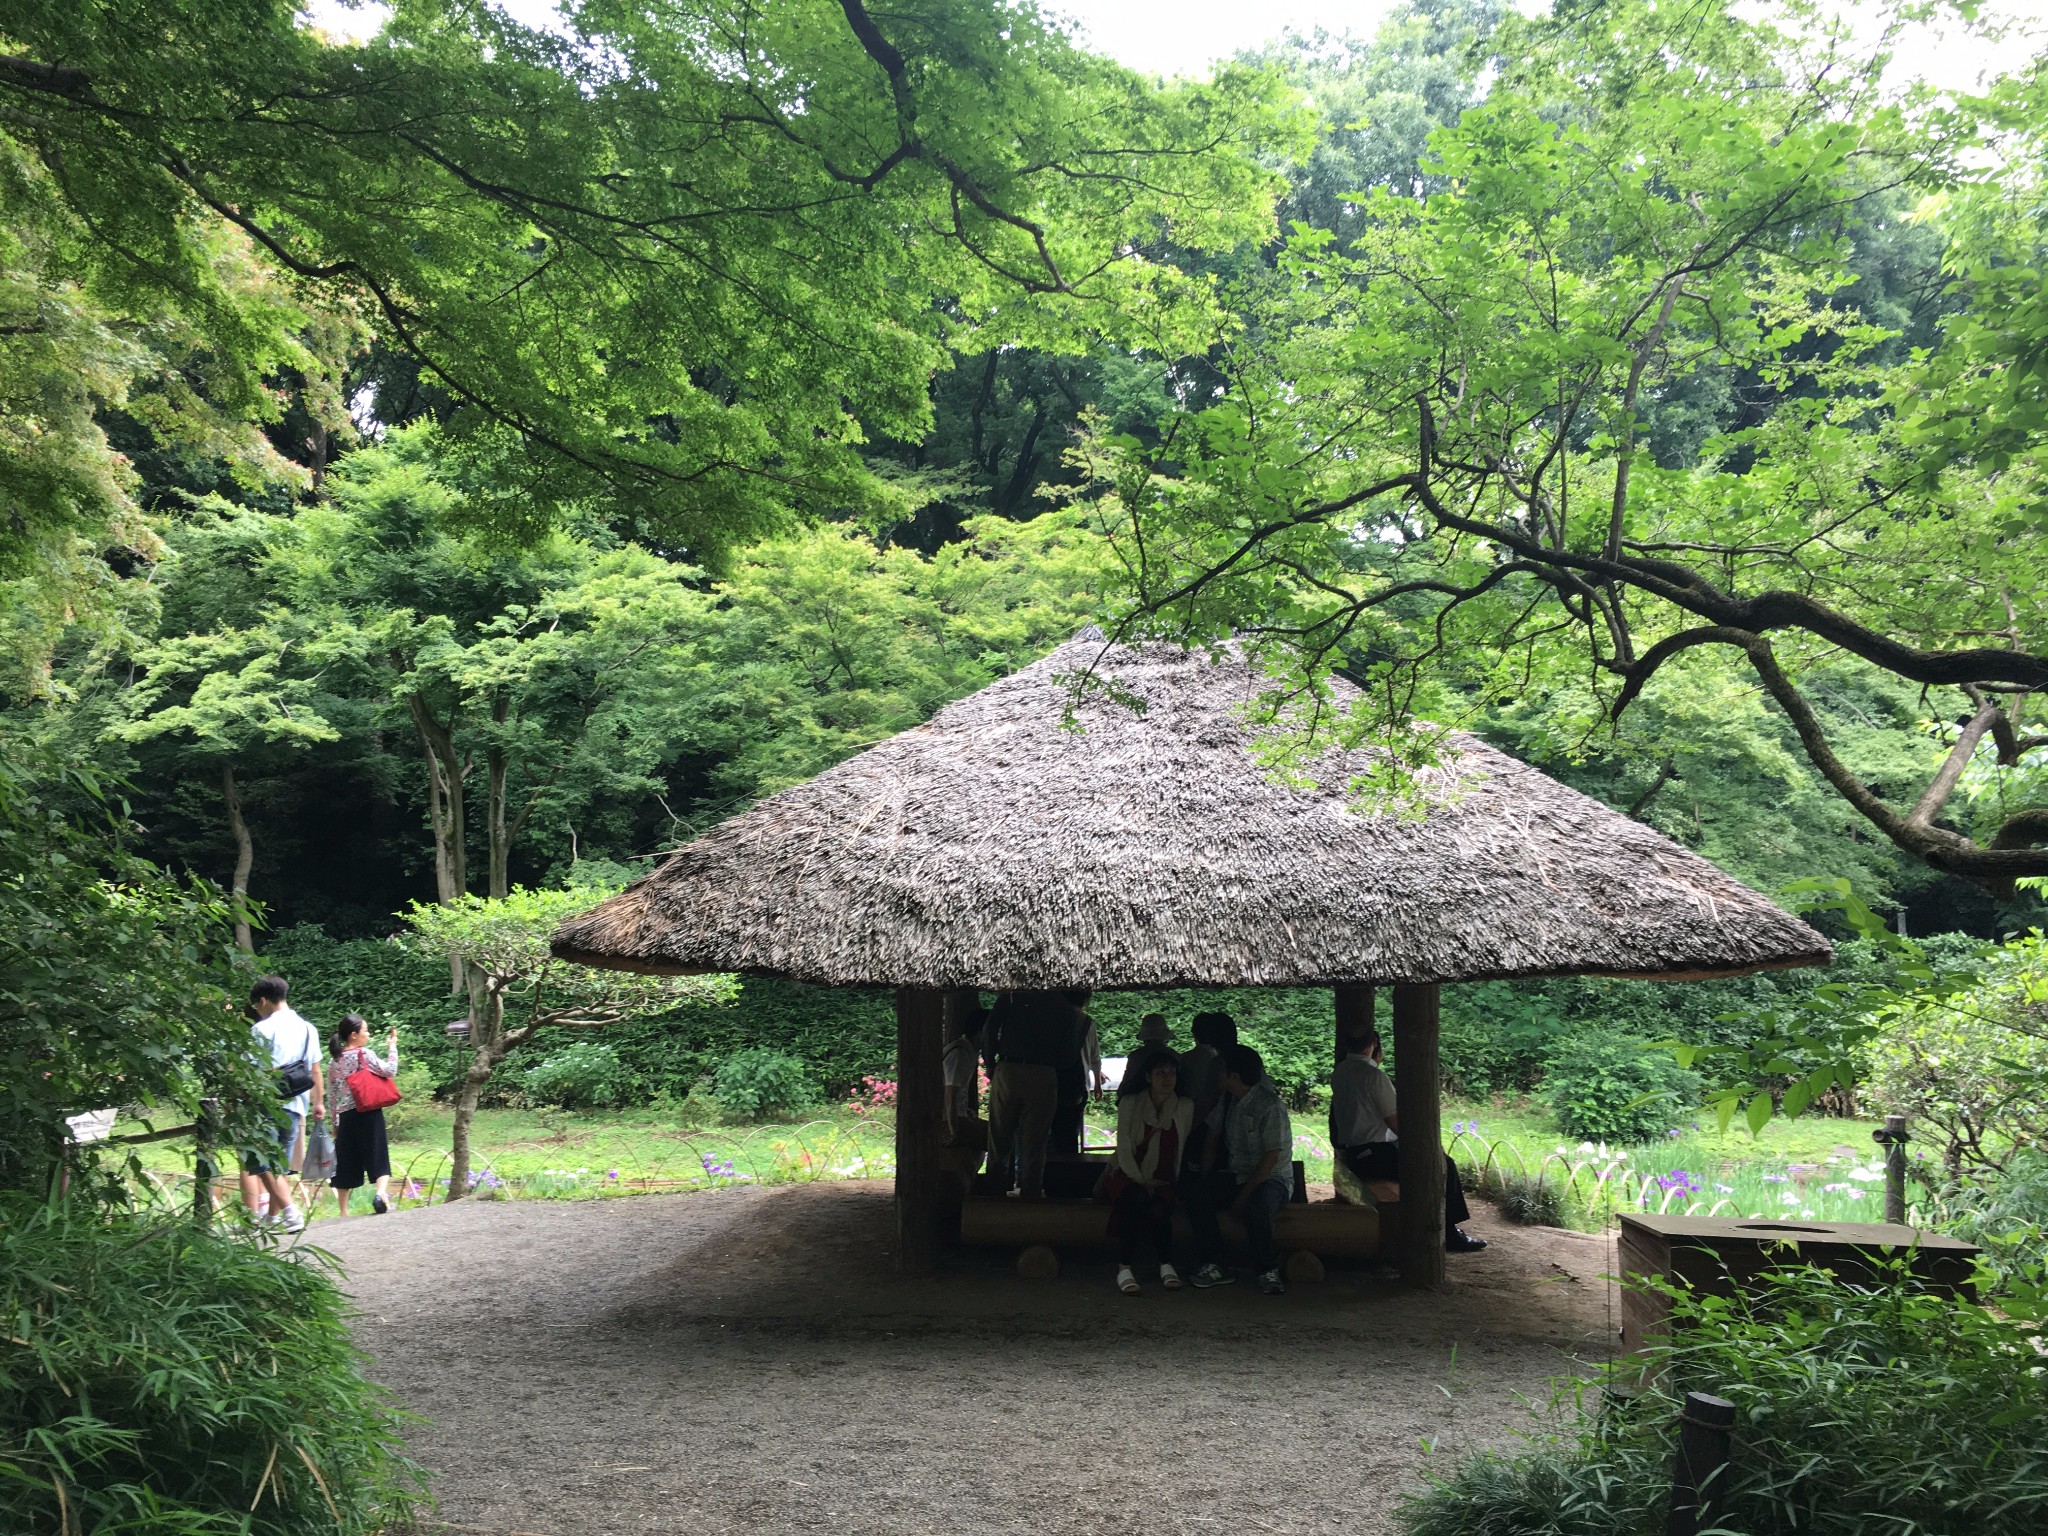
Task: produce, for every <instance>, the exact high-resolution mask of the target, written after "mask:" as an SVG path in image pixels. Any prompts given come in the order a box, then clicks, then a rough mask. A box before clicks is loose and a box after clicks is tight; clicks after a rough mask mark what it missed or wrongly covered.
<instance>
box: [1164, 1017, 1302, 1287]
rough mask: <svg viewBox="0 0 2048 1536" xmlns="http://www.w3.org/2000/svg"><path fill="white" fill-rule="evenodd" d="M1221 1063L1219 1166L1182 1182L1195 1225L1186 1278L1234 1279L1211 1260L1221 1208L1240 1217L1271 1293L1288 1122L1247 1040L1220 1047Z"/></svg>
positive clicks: (1285, 1194)
mask: <svg viewBox="0 0 2048 1536" xmlns="http://www.w3.org/2000/svg"><path fill="white" fill-rule="evenodd" d="M1221 1055H1222V1066H1223V1076H1222V1081H1223V1104H1224V1110H1223V1136H1222V1143H1223V1159H1224V1163H1225V1166H1224V1167H1222V1168H1218V1169H1216V1170H1215V1171H1213V1172H1209V1173H1203V1174H1200V1175H1197V1176H1195V1177H1194V1178H1191V1179H1189V1180H1187V1181H1185V1183H1184V1186H1183V1188H1184V1190H1185V1193H1186V1194H1187V1200H1188V1220H1189V1222H1191V1223H1192V1224H1193V1226H1194V1229H1195V1250H1196V1251H1195V1257H1196V1260H1197V1262H1198V1267H1197V1268H1196V1270H1195V1272H1194V1275H1193V1276H1192V1277H1191V1278H1192V1279H1193V1281H1194V1283H1195V1284H1196V1285H1198V1286H1203V1287H1207V1286H1211V1285H1228V1284H1230V1283H1231V1281H1232V1280H1234V1279H1235V1278H1236V1277H1235V1276H1234V1275H1232V1274H1231V1273H1230V1272H1229V1271H1228V1270H1226V1269H1224V1268H1223V1267H1222V1266H1221V1265H1219V1264H1218V1263H1217V1262H1216V1261H1217V1259H1218V1258H1219V1257H1221V1255H1222V1253H1223V1234H1222V1233H1221V1231H1220V1230H1218V1227H1217V1220H1216V1219H1217V1216H1218V1214H1219V1213H1220V1212H1222V1211H1224V1210H1228V1211H1229V1212H1230V1214H1231V1215H1233V1216H1235V1217H1236V1218H1237V1219H1238V1220H1239V1221H1241V1222H1243V1223H1244V1230H1245V1235H1246V1236H1247V1237H1248V1238H1249V1239H1250V1240H1251V1249H1252V1268H1253V1269H1254V1270H1255V1271H1257V1273H1258V1277H1259V1289H1260V1290H1262V1291H1264V1292H1265V1293H1266V1294H1267V1295H1268V1296H1278V1295H1279V1294H1280V1293H1281V1292H1282V1291H1284V1290H1286V1289H1287V1284H1286V1282H1285V1281H1283V1280H1282V1279H1281V1278H1280V1250H1279V1246H1278V1245H1277V1244H1276V1243H1275V1242H1274V1241H1273V1218H1274V1216H1275V1215H1277V1214H1278V1212H1279V1210H1280V1207H1281V1206H1283V1205H1285V1204H1286V1203H1287V1202H1288V1201H1289V1200H1292V1199H1293V1198H1294V1123H1293V1122H1292V1121H1291V1120H1289V1119H1288V1117H1287V1106H1286V1105H1285V1104H1284V1103H1282V1102H1281V1099H1280V1092H1279V1090H1278V1089H1276V1088H1275V1087H1274V1086H1273V1085H1272V1084H1271V1083H1270V1082H1268V1081H1267V1080H1266V1064H1265V1062H1263V1061H1262V1060H1260V1059H1259V1053H1258V1052H1257V1051H1255V1050H1253V1049H1252V1048H1251V1047H1250V1046H1248V1045H1231V1046H1226V1047H1225V1048H1224V1049H1223V1051H1222V1053H1221Z"/></svg>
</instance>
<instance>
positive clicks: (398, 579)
mask: <svg viewBox="0 0 2048 1536" xmlns="http://www.w3.org/2000/svg"><path fill="white" fill-rule="evenodd" d="M502 487H503V481H502V480H497V479H493V478H492V477H491V476H490V475H489V474H488V473H486V472H485V470H484V469H480V468H479V467H478V466H476V465H475V464H473V463H464V462H463V461H462V460H460V459H459V458H457V459H450V458H448V457H446V456H444V451H443V443H442V439H441V436H440V433H439V431H438V429H437V428H435V427H433V426H431V425H428V426H423V427H419V428H413V429H409V430H408V431H406V432H404V433H400V434H394V436H393V438H392V440H391V441H390V442H388V443H386V444H384V445H381V446H378V447H375V448H370V449H365V450H362V451H359V452H357V453H355V454H353V455H351V456H350V457H349V458H348V459H347V460H345V461H344V462H343V463H342V465H341V466H340V467H339V468H338V469H337V470H336V472H335V474H334V476H333V478H332V492H333V496H332V501H331V502H330V503H329V504H328V505H325V506H321V507H317V508H313V509H309V510H308V511H306V512H304V513H302V514H301V515H300V516H299V517H298V518H296V519H295V520H293V522H292V524H291V526H290V529H289V530H288V534H287V536H286V537H284V538H282V539H280V541H279V543H278V544H277V546H276V547H275V548H274V550H273V552H272V555H271V558H270V560H269V562H268V567H267V569H268V572H269V574H270V576H271V579H272V580H273V581H274V583H275V585H276V588H277V590H278V591H279V593H280V595H281V597H282V598H283V599H284V600H285V601H286V602H288V603H289V604H290V606H291V608H292V610H293V612H294V613H295V615H296V618H297V622H298V623H299V624H301V625H303V626H304V627H305V628H307V629H308V630H309V631H310V632H312V633H314V634H317V636H318V637H319V639H318V643H317V644H316V645H314V646H313V647H311V648H310V658H311V660H312V661H313V662H314V663H315V664H317V665H321V666H327V667H331V668H333V669H334V670H335V672H336V673H338V674H341V673H347V674H351V675H352V677H353V683H352V686H354V687H357V688H359V689H361V690H363V691H365V692H366V693H368V694H369V695H371V696H373V697H378V698H380V699H381V701H382V703H383V706H384V709H385V711H386V713H385V718H386V720H387V721H388V722H389V723H394V724H395V723H399V722H403V723H404V724H405V725H407V726H409V727H410V728H411V730H412V731H413V732H414V734H415V735H416V737H417V740H418V742H419V746H420V751H421V755H422V759H423V762H424V766H425V770H426V771H425V775H424V780H425V782H424V788H425V796H424V798H425V801H426V806H427V813H428V823H429V826H430V828H431V832H432V836H433V848H434V867H435V889H436V892H437V894H438V895H439V897H440V899H442V900H444V901H451V900H454V899H456V898H457V897H459V896H462V895H463V894H465V893H466V892H468V891H469V890H470V889H471V886H472V880H471V875H470V867H469V860H470V851H471V845H472V842H473V841H475V840H476V838H475V836H474V834H475V833H477V832H478V831H480V832H481V843H482V851H483V854H484V861H485V866H486V867H485V881H484V886H485V891H486V893H487V894H488V895H491V896H494V897H495V896H503V895H504V894H505V893H506V892H507V891H508V890H509V889H510V887H511V866H512V858H513V852H514V848H515V846H516V844H517V841H518V839H519V838H520V836H521V835H522V833H524V832H525V831H526V830H527V829H528V827H529V826H530V825H531V824H532V822H533V820H534V818H535V817H540V818H542V819H543V820H545V821H547V822H549V823H551V824H552V825H553V827H555V828H556V829H557V830H558V831H559V832H561V833H564V834H566V833H567V832H568V831H569V830H570V829H572V828H573V827H574V825H575V823H576V820H577V818H578V816H579V815H580V814H581V813H582V812H583V811H584V810H585V809H587V808H588V807H589V805H590V804H591V803H592V801H593V800H594V799H596V798H597V797H599V796H601V795H605V794H614V795H617V794H639V795H646V794H650V793H658V792H659V790H660V787H661V785H660V781H659V779H658V778H657V777H656V776H655V775H656V774H657V773H658V770H659V769H660V768H661V767H662V766H663V764H664V763H665V762H666V761H667V760H668V759H669V758H670V757H672V756H673V755H674V754H675V753H677V752H678V751H680V750H682V748H683V746H684V745H685V744H686V741H687V726H686V725H685V724H684V723H683V721H682V716H681V711H682V709H683V707H684V704H685V701H686V700H687V698H688V692H689V684H690V679H691V677H692V675H693V673H694V671H695V668H696V663H695V661H694V658H693V653H692V651H691V648H690V642H691V641H692V640H693V639H694V638H695V637H696V635H697V633H698V631H699V630H700V629H701V628H702V627H703V622H704V614H705V612H706V610H707V608H708V602H707V600H706V598H705V597H704V596H703V594H702V593H701V592H700V591H699V590H698V589H697V586H696V584H695V578H696V572H695V571H693V570H692V569H691V568H689V567H686V566H681V565H676V564H673V563H671V562H669V561H666V560H664V559H662V558H660V557H659V556H656V555H654V554H651V553H649V552H648V551H646V550H644V549H641V548H639V547H637V546H634V545H630V544H619V543H618V542H617V541H616V540H614V539H612V538H611V537H610V536H609V535H607V534H604V533H603V532H602V531H601V530H593V536H592V537H588V538H586V537H580V536H578V535H577V534H575V533H572V532H567V531H558V532H553V533H549V534H546V535H544V536H542V537H540V538H538V539H537V540H536V541H535V542H534V543H532V544H531V545H529V546H527V547H524V548H513V547H509V546H507V545H505V544H504V543H503V542H502V541H499V540H497V539H494V538H492V537H489V536H487V535H484V534H480V533H476V532H472V531H469V530H470V529H472V528H473V527H474V524H475V522H476V520H477V519H478V516H479V514H478V511H477V508H478V504H479V503H480V502H486V501H489V500H491V499H492V498H494V497H495V496H498V495H501V494H504V492H503V489H502ZM472 777H476V778H480V779H481V781H482V784H481V788H482V797H481V798H482V802H483V803H482V818H481V827H480V828H476V827H473V826H472V824H471V815H470V802H471V791H470V783H471V780H472Z"/></svg>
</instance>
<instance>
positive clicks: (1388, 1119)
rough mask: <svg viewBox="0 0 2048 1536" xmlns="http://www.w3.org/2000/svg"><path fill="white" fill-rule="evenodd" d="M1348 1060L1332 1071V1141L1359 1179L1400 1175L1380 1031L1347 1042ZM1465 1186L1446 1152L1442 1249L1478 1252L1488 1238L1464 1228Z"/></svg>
mask: <svg viewBox="0 0 2048 1536" xmlns="http://www.w3.org/2000/svg"><path fill="white" fill-rule="evenodd" d="M1345 1044H1346V1046H1347V1047H1348V1049H1347V1050H1346V1051H1345V1053H1344V1059H1343V1060H1342V1061H1340V1062H1338V1063H1337V1069H1336V1071H1334V1072H1332V1073H1331V1074H1330V1145H1331V1146H1332V1147H1334V1148H1335V1149H1336V1152H1337V1156H1339V1157H1340V1158H1342V1159H1343V1160H1344V1166H1345V1167H1347V1168H1349V1169H1350V1170H1351V1171H1352V1172H1353V1173H1355V1174H1357V1175H1358V1176H1359V1178H1361V1179H1392V1180H1398V1179H1399V1178H1400V1177H1401V1151H1400V1141H1399V1137H1398V1134H1397V1133H1398V1132H1399V1131H1400V1129H1401V1117H1400V1116H1399V1115H1398V1114H1396V1113H1395V1111H1394V1084H1393V1081H1392V1080H1391V1079H1390V1078H1388V1076H1387V1074H1386V1073H1385V1072H1383V1071H1381V1070H1380V1036H1379V1031H1378V1030H1374V1029H1369V1030H1367V1031H1366V1032H1365V1033H1364V1034H1363V1035H1354V1036H1352V1037H1351V1038H1350V1039H1348V1040H1347V1041H1346V1042H1345ZM1471 1217H1472V1212H1471V1209H1470V1208H1469V1207H1468V1206H1467V1205H1466V1204H1465V1187H1464V1185H1463V1184H1462V1183H1461V1182H1459V1179H1458V1165H1457V1164H1456V1163H1454V1162H1452V1161H1451V1155H1450V1153H1448V1152H1446V1153H1445V1154H1444V1251H1445V1252H1447V1253H1477V1252H1478V1251H1479V1250H1480V1249H1481V1248H1484V1247H1485V1246H1486V1239H1485V1238H1483V1237H1473V1236H1471V1235H1470V1234H1469V1233H1466V1232H1464V1231H1462V1230H1460V1227H1459V1224H1460V1223H1461V1222H1465V1221H1469V1220H1470V1219H1471Z"/></svg>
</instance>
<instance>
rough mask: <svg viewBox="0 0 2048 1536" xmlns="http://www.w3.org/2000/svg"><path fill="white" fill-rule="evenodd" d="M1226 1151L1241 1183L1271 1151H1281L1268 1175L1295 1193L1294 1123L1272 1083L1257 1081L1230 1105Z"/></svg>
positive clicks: (1225, 1118)
mask: <svg viewBox="0 0 2048 1536" xmlns="http://www.w3.org/2000/svg"><path fill="white" fill-rule="evenodd" d="M1223 1150H1224V1153H1225V1155H1226V1156H1227V1157H1228V1158H1229V1160H1230V1172H1231V1176H1232V1177H1233V1178H1235V1179H1236V1180H1237V1181H1238V1183H1240V1184H1242V1183H1245V1182H1246V1181H1247V1180H1249V1179H1250V1178H1251V1176H1252V1174H1253V1173H1254V1172H1256V1171H1257V1169H1258V1166H1259V1163H1260V1160H1261V1159H1263V1158H1264V1157H1265V1155H1266V1154H1267V1153H1268V1152H1278V1153H1279V1154H1280V1157H1279V1159H1278V1161H1276V1162H1275V1163H1274V1164H1273V1171H1272V1172H1271V1173H1270V1174H1268V1175H1267V1178H1268V1179H1271V1180H1277V1181H1278V1182H1280V1183H1282V1184H1285V1185H1286V1186H1287V1193H1288V1195H1289V1196H1290V1197H1291V1196H1292V1195H1293V1193H1294V1122H1293V1121H1292V1120H1290V1119H1289V1118H1288V1115H1287V1106H1286V1105H1285V1104H1283V1103H1282V1102H1281V1101H1280V1093H1279V1090H1278V1089H1276V1088H1275V1087H1274V1086H1273V1085H1272V1084H1271V1083H1268V1082H1260V1083H1255V1084H1254V1085H1253V1086H1252V1087H1251V1089H1250V1090H1249V1091H1247V1092H1246V1094H1245V1096H1244V1097H1243V1098H1241V1099H1238V1100H1236V1101H1235V1102H1234V1103H1228V1104H1227V1109H1226V1111H1225V1113H1224V1116H1223Z"/></svg>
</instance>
